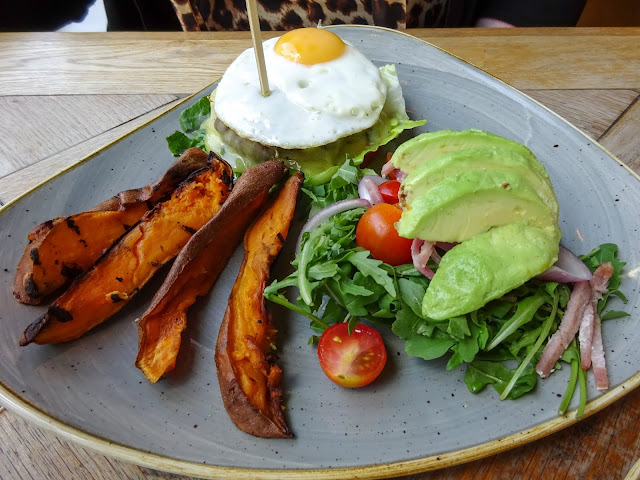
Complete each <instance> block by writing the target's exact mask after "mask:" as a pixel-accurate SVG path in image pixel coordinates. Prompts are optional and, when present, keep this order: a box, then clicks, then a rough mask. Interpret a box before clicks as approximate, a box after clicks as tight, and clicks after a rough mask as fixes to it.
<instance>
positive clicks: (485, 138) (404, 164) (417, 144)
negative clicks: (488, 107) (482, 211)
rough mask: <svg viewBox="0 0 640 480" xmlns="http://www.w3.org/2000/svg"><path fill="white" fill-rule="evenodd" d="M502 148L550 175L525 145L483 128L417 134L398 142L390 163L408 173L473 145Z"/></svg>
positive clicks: (472, 147)
mask: <svg viewBox="0 0 640 480" xmlns="http://www.w3.org/2000/svg"><path fill="white" fill-rule="evenodd" d="M484 147H492V148H503V149H508V150H512V151H514V152H518V153H520V154H521V155H523V156H527V157H529V158H530V159H531V160H532V163H531V167H532V168H534V169H535V170H536V171H537V172H538V173H539V174H540V175H541V176H543V177H545V178H547V179H548V178H549V176H548V175H547V171H546V170H545V169H544V166H543V165H542V164H541V163H540V162H538V160H537V159H536V157H535V155H534V154H533V153H532V152H531V150H529V149H528V148H527V147H525V146H524V145H522V144H520V143H518V142H514V141H513V140H509V139H507V138H504V137H500V136H498V135H494V134H493V133H491V132H487V131H485V130H477V129H475V128H473V129H470V130H460V131H458V130H439V131H437V132H428V133H423V134H421V135H418V136H417V137H414V138H412V139H411V140H409V141H407V142H405V143H403V144H402V145H400V146H399V147H398V148H397V149H396V151H395V152H394V154H393V157H391V163H392V164H393V165H394V166H395V167H396V168H399V169H400V170H402V171H403V172H405V173H407V174H410V173H411V172H413V171H414V170H416V169H417V168H418V167H419V166H420V165H422V164H423V163H425V162H429V161H431V160H433V159H435V158H437V157H439V156H441V155H446V154H448V153H453V152H457V151H459V150H469V149H475V148H484Z"/></svg>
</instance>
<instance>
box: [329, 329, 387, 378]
mask: <svg viewBox="0 0 640 480" xmlns="http://www.w3.org/2000/svg"><path fill="white" fill-rule="evenodd" d="M318 359H319V360H320V366H321V367H322V370H323V371H324V373H325V374H326V375H327V377H329V379H330V380H331V381H332V382H334V383H337V384H338V385H341V386H343V387H349V388H355V387H363V386H364V385H368V384H369V383H371V382H373V381H374V380H375V379H376V378H377V377H378V375H380V372H382V369H383V368H384V364H385V363H386V361H387V350H386V349H385V348H384V343H383V342H382V337H381V336H380V334H379V333H378V332H377V331H376V330H374V329H373V328H371V327H368V326H366V325H357V326H356V328H355V329H354V330H353V332H351V335H349V327H348V324H347V323H345V322H343V323H336V324H335V325H332V326H330V327H329V328H327V329H326V330H325V331H324V333H323V334H322V336H321V337H320V341H319V342H318Z"/></svg>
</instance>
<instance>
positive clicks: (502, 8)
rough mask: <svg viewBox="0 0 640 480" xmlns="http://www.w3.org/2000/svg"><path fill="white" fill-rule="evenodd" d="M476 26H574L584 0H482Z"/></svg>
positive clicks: (582, 7)
mask: <svg viewBox="0 0 640 480" xmlns="http://www.w3.org/2000/svg"><path fill="white" fill-rule="evenodd" d="M478 3H479V5H478V15H477V17H478V20H477V21H476V26H477V27H505V26H507V27H512V26H516V27H574V26H575V25H576V23H577V22H578V19H579V18H580V15H581V14H582V10H583V9H584V6H585V3H586V0H535V1H534V0H482V1H480V2H478Z"/></svg>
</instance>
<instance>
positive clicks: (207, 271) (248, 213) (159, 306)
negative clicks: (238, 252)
mask: <svg viewBox="0 0 640 480" xmlns="http://www.w3.org/2000/svg"><path fill="white" fill-rule="evenodd" d="M286 174H287V168H286V167H285V166H284V164H282V163H280V162H272V161H270V162H265V163H262V164H260V165H258V166H255V167H253V168H250V169H249V170H247V171H246V172H244V173H243V174H242V175H241V176H240V178H239V179H238V182H237V183H236V185H235V186H234V187H233V191H232V192H231V195H229V198H228V199H227V201H226V202H225V203H224V205H223V206H222V209H220V211H219V212H218V214H217V215H216V216H215V217H213V218H212V219H211V220H209V221H208V222H207V224H206V225H205V226H203V227H202V228H201V229H200V230H198V231H197V232H196V233H195V234H194V235H193V237H191V239H190V240H189V242H188V243H187V244H186V245H185V247H184V248H183V249H182V251H181V252H180V254H179V255H178V257H177V258H176V261H175V262H174V263H173V266H172V267H171V271H170V272H169V275H167V278H166V279H165V281H164V283H163V284H162V286H161V287H160V289H159V290H158V292H157V293H156V295H155V297H154V298H153V301H152V302H151V305H150V306H149V308H148V309H147V311H146V312H145V313H144V315H143V316H142V318H141V319H140V322H139V323H138V357H137V359H136V366H137V367H138V368H139V369H140V370H142V373H144V375H145V377H147V380H149V382H151V383H155V382H157V381H158V380H159V379H160V378H162V377H163V376H164V375H166V374H167V373H169V372H170V371H172V370H173V368H174V367H175V364H176V357H177V355H178V350H179V348H180V339H181V335H182V331H183V330H184V329H185V327H186V326H187V309H188V308H189V307H190V306H191V305H193V303H194V302H195V301H196V298H197V297H199V296H202V295H205V294H206V293H207V292H208V291H209V290H210V289H211V287H212V286H213V284H214V283H215V282H216V280H217V279H218V276H219V275H220V272H222V270H223V268H224V266H225V265H226V264H227V261H228V260H229V257H230V256H231V254H232V253H233V251H234V250H235V247H236V246H237V245H238V243H239V242H240V240H242V236H243V234H244V232H245V230H246V229H247V227H248V226H249V224H250V223H251V222H252V221H253V219H254V218H255V215H256V213H257V212H258V210H259V209H260V208H261V207H262V206H263V205H264V204H265V203H266V201H267V199H268V195H269V189H270V188H271V187H272V186H273V185H275V184H276V183H277V182H279V181H280V180H282V179H283V178H284V177H285V176H286Z"/></svg>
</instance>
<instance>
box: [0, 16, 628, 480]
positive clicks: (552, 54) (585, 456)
mask: <svg viewBox="0 0 640 480" xmlns="http://www.w3.org/2000/svg"><path fill="white" fill-rule="evenodd" d="M411 33H412V34H416V35H417V36H419V37H420V38H423V39H425V40H428V41H430V42H432V43H434V44H436V45H437V46H439V47H441V48H444V49H446V50H448V51H450V52H452V53H454V54H455V55H457V56H460V57H461V58H463V59H465V60H467V61H469V62H471V63H473V64H475V65H477V66H479V67H480V68H483V69H484V70H486V71H488V72H489V73H491V74H493V75H495V76H497V77H499V78H501V79H503V80H505V81H507V82H508V83H510V84H512V85H514V86H516V87H518V88H521V89H524V90H525V93H527V94H528V95H530V96H531V97H533V98H534V99H536V100H538V101H539V102H541V103H542V104H544V105H546V106H547V107H548V108H550V109H551V110H553V111H555V112H557V113H558V114H560V115H562V116H563V117H565V118H566V119H568V120H569V121H570V122H572V123H574V124H575V125H576V126H578V127H579V128H581V129H582V130H583V131H585V132H586V133H587V134H589V135H591V136H592V137H593V138H595V139H596V140H599V141H600V142H601V143H602V144H603V145H604V146H605V147H606V148H607V149H608V150H609V151H611V152H612V153H614V154H615V155H617V156H618V158H620V159H621V160H622V161H624V162H626V163H627V164H628V165H629V166H630V167H631V168H633V169H634V170H635V171H636V172H638V173H640V135H639V134H638V133H639V132H640V102H639V101H638V99H639V97H640V28H614V29H547V28H543V29H505V30H493V29H487V30H475V29H469V30H457V29H456V30H415V31H411ZM249 45H250V37H249V35H248V34H247V33H218V34H215V33H202V34H184V33H118V34H53V33H42V34H0V131H1V132H2V135H1V136H0V202H2V203H6V202H8V201H10V200H11V199H13V198H15V197H16V196H18V195H20V194H21V193H22V192H24V191H26V190H28V189H29V188H31V187H32V186H34V185H36V184H38V183H40V182H41V181H43V180H45V179H46V178H48V177H49V176H51V175H52V174H54V173H56V172H57V171H59V170H61V169H63V168H65V167H67V166H69V165H71V164H73V163H75V162H76V161H78V160H79V159H81V158H82V157H84V156H85V155H87V154H89V153H91V152H92V151H94V150H96V149H97V148H99V147H100V146H102V145H104V144H106V143H109V142H110V141H111V140H113V139H115V138H117V137H119V136H120V135H122V134H123V133H125V132H126V131H128V130H130V129H132V128H134V127H135V126H136V125H139V124H141V123H143V122H144V121H146V120H147V119H149V118H152V117H154V116H155V115H157V114H158V113H159V112H162V111H163V110H165V109H167V108H170V107H171V106H172V105H173V104H174V103H175V102H176V101H178V100H179V99H180V98H182V97H184V96H185V95H187V94H190V93H193V92H194V91H197V90H199V89H201V88H202V87H204V86H205V85H207V84H209V83H211V81H213V80H215V78H216V77H218V76H219V75H220V74H221V73H222V72H223V71H224V69H225V68H226V66H227V65H228V64H229V63H230V62H231V61H232V60H233V59H234V58H235V56H236V55H237V54H238V53H240V52H241V51H242V50H244V49H245V48H247V47H248V46H249ZM638 418H640V389H639V390H636V391H634V392H631V393H630V394H629V395H627V396H626V397H625V398H623V399H622V400H620V401H618V402H616V403H614V404H613V405H611V406H610V407H608V408H606V409H605V410H603V411H602V412H599V413H598V414H596V415H594V416H592V417H590V418H588V419H586V420H584V421H582V422H579V423H578V424H577V425H575V426H573V427H570V428H567V429H565V430H563V431H561V432H558V433H556V434H554V435H551V436H550V437H547V438H545V439H543V440H540V441H537V442H534V443H531V444H529V445H526V446H523V447H519V448H516V449H514V450H511V451H508V452H504V453H501V454H498V455H496V456H493V457H489V458H486V459H483V460H478V461H475V462H471V463H468V464H465V465H460V466H457V467H452V468H448V469H444V470H440V471H436V472H427V473H422V474H416V475H411V476H409V477H405V478H407V479H411V480H435V479H445V480H453V479H457V480H460V479H513V478H527V479H574V478H587V479H601V478H602V479H609V478H611V479H622V478H625V476H626V475H627V474H629V475H630V477H628V478H629V479H631V478H638V475H640V467H638V466H636V467H634V464H636V461H637V460H638V459H639V458H640V436H639V435H638V433H637V425H638ZM41 478H47V479H65V480H66V479H87V478H92V479H116V480H120V479H122V480H124V479H133V478H135V479H172V480H182V479H186V478H187V477H183V476H180V475H174V474H170V473H164V472H157V471H154V470H150V469H146V468H142V467H138V466H136V465H132V464H129V463H126V462H122V461H118V460H113V459H109V458H107V457H104V456H102V455H100V454H99V453H96V452H93V451H88V450H85V449H84V448H81V447H79V446H76V445H74V444H72V443H69V442H67V441H64V440H61V439H59V438H57V437H56V436H55V435H53V434H51V433H49V432H46V431H43V430H41V429H39V428H37V427H34V426H32V425H30V424H28V423H26V422H25V421H24V420H22V419H21V418H20V417H18V416H16V415H15V414H13V413H11V412H9V411H7V410H5V409H4V408H2V407H0V479H3V480H4V479H41Z"/></svg>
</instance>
